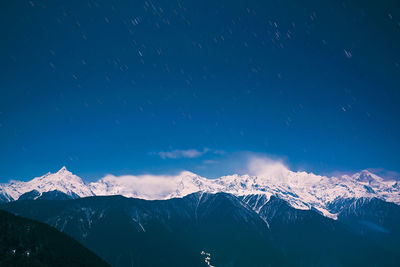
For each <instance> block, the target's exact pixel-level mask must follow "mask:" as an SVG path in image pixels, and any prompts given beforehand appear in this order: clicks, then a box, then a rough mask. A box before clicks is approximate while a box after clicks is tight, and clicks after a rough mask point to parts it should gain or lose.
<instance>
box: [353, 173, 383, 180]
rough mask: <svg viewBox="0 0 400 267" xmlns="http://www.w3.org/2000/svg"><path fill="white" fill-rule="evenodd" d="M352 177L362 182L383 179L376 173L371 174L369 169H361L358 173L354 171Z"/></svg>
mask: <svg viewBox="0 0 400 267" xmlns="http://www.w3.org/2000/svg"><path fill="white" fill-rule="evenodd" d="M352 177H353V178H354V179H356V180H357V181H359V182H364V183H371V182H382V180H383V179H382V178H381V177H379V176H378V175H376V174H373V173H372V172H370V171H369V170H362V171H360V172H358V173H355V174H354V175H353V176H352Z"/></svg>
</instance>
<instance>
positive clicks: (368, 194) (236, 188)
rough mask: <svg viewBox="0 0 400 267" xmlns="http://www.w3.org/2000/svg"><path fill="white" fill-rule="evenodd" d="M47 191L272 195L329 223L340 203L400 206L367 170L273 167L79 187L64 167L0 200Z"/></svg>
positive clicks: (385, 183) (390, 184) (392, 190)
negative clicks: (255, 172) (337, 172)
mask: <svg viewBox="0 0 400 267" xmlns="http://www.w3.org/2000/svg"><path fill="white" fill-rule="evenodd" d="M50 191H53V192H60V193H59V196H58V197H62V196H64V195H66V196H64V198H66V197H70V198H76V197H87V196H95V195H96V196H110V195H123V196H126V197H134V198H141V199H147V200H163V199H170V198H174V197H184V196H186V195H188V194H192V193H195V192H207V193H218V192H225V193H229V194H233V195H235V196H246V195H258V196H260V197H259V200H261V202H260V203H262V202H263V201H264V202H265V201H267V200H269V198H270V197H271V196H275V197H277V198H279V199H282V200H285V201H286V202H287V203H289V205H290V206H291V207H294V208H296V209H303V210H310V209H312V210H316V211H318V212H320V213H321V214H323V215H324V216H327V217H330V218H334V219H336V218H337V215H338V210H337V209H336V208H335V205H334V203H338V202H340V201H341V200H347V199H361V198H365V199H372V198H377V199H381V200H383V201H386V202H392V203H395V204H400V186H399V182H398V181H395V180H384V179H382V178H381V177H379V176H377V175H375V174H373V173H371V172H369V171H361V172H359V173H356V174H354V175H352V176H348V175H343V176H341V177H326V176H320V175H315V174H312V173H306V172H293V171H290V170H288V169H287V168H286V167H284V166H283V165H282V166H275V167H274V168H273V170H272V171H267V172H266V174H264V175H260V176H249V175H230V176H223V177H220V178H218V179H207V178H204V177H200V176H198V175H196V174H194V173H191V172H187V171H185V172H182V173H180V174H179V175H176V176H154V175H141V176H121V177H115V176H112V175H107V176H106V177H104V178H102V179H100V180H99V181H97V182H92V183H84V182H83V181H82V179H81V178H80V177H78V176H76V175H74V174H72V173H71V172H69V171H68V170H67V169H66V168H65V167H63V168H62V169H61V170H59V171H58V172H57V173H54V174H52V173H48V174H46V175H44V176H42V177H37V178H34V179H32V180H31V181H28V182H17V181H11V182H10V183H8V184H2V185H0V201H3V202H7V201H13V200H17V199H19V198H20V197H21V196H22V199H24V198H33V199H36V198H41V197H42V195H43V194H44V193H45V192H50ZM61 193H62V194H61ZM53 195H54V193H53ZM49 197H51V196H44V197H42V198H49ZM260 203H257V205H260Z"/></svg>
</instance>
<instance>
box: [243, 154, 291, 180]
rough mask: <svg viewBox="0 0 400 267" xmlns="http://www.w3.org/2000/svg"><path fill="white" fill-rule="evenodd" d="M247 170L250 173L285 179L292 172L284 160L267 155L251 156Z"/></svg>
mask: <svg viewBox="0 0 400 267" xmlns="http://www.w3.org/2000/svg"><path fill="white" fill-rule="evenodd" d="M247 170H248V173H249V174H250V175H254V176H259V177H265V178H275V179H284V178H285V177H286V174H287V173H288V172H290V170H289V168H288V167H287V166H286V165H285V164H284V163H283V162H282V160H273V159H270V158H267V157H252V158H250V159H249V161H248V165H247Z"/></svg>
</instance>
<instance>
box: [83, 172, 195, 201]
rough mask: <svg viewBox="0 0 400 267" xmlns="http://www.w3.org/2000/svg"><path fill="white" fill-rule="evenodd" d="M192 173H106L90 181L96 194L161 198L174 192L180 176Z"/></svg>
mask: <svg viewBox="0 0 400 267" xmlns="http://www.w3.org/2000/svg"><path fill="white" fill-rule="evenodd" d="M186 175H193V174H191V173H190V172H187V171H184V172H181V173H180V174H178V175H152V174H144V175H122V176H114V175H107V176H105V177H104V178H102V179H101V180H100V181H101V182H100V183H99V182H95V183H91V185H92V186H93V191H94V192H95V193H96V194H98V195H110V194H111V195H112V194H114V195H124V196H127V197H137V194H138V195H140V197H142V198H146V199H163V198H165V197H167V196H168V195H169V194H171V193H172V192H174V191H175V190H176V188H177V185H178V183H179V181H180V180H181V177H182V176H186Z"/></svg>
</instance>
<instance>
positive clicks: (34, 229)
mask: <svg viewBox="0 0 400 267" xmlns="http://www.w3.org/2000/svg"><path fill="white" fill-rule="evenodd" d="M0 266H7V267H11V266H16V267H17V266H18V267H20V266H29V267H30V266H60V267H63V266H65V267H67V266H68V267H70V266H100V267H101V266H109V265H108V264H107V263H106V262H105V261H103V260H102V259H101V258H99V257H98V256H97V255H95V254H94V253H93V252H91V251H90V250H89V249H87V248H85V247H84V246H82V245H81V244H79V243H78V242H77V241H75V240H74V239H72V238H71V237H69V236H67V235H66V234H64V233H61V232H59V231H57V230H56V229H54V228H53V227H50V226H48V225H47V224H44V223H41V222H36V221H33V220H30V219H26V218H22V217H19V216H15V215H13V214H11V213H8V212H6V211H3V210H0Z"/></svg>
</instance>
